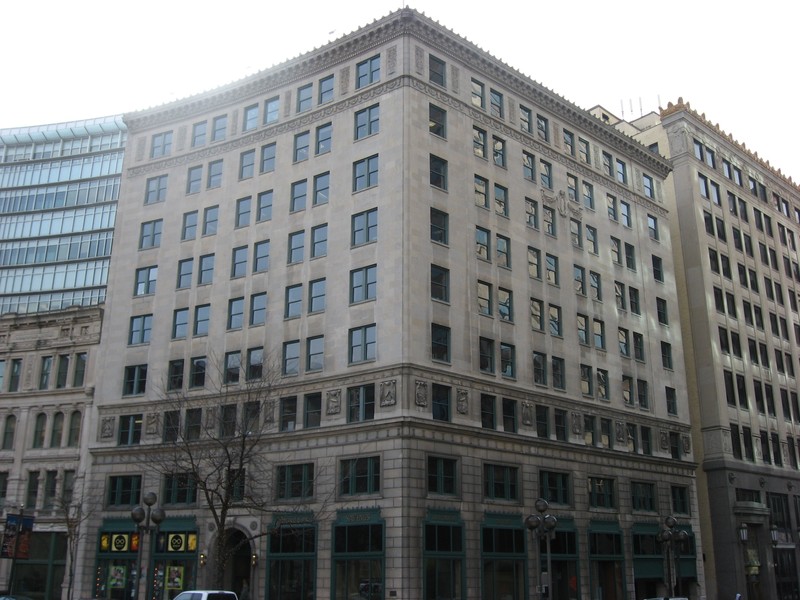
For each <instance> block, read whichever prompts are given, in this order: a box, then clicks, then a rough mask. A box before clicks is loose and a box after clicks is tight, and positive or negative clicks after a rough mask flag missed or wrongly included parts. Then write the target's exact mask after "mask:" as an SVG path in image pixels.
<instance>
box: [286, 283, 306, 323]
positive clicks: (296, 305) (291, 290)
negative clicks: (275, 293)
mask: <svg viewBox="0 0 800 600" xmlns="http://www.w3.org/2000/svg"><path fill="white" fill-rule="evenodd" d="M302 309H303V285H302V284H297V285H290V286H287V287H286V303H285V309H284V312H283V316H284V318H286V319H291V318H294V317H299V316H300V314H301V313H302Z"/></svg>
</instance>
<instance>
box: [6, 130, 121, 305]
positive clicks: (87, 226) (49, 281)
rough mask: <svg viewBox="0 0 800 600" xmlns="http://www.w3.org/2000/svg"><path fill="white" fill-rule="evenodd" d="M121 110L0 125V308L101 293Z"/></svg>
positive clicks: (69, 301) (87, 300)
mask: <svg viewBox="0 0 800 600" xmlns="http://www.w3.org/2000/svg"><path fill="white" fill-rule="evenodd" d="M126 138H127V129H126V127H125V124H124V123H123V121H122V117H121V116H111V117H100V118H96V119H88V120H84V121H73V122H69V123H57V124H52V125H37V126H32V127H18V128H13V129H0V314H4V313H10V312H17V313H32V312H42V311H50V310H58V309H61V308H66V307H68V306H74V305H79V306H88V305H94V304H99V303H101V302H103V301H104V300H105V295H106V282H107V279H108V265H109V257H110V255H111V240H112V236H113V230H114V220H115V216H116V209H117V199H118V197H119V186H120V179H121V172H122V157H123V154H124V148H125V142H126Z"/></svg>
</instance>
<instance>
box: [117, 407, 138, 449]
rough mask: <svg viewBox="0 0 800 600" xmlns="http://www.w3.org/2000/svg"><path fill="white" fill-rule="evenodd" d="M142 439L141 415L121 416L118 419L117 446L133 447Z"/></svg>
mask: <svg viewBox="0 0 800 600" xmlns="http://www.w3.org/2000/svg"><path fill="white" fill-rule="evenodd" d="M141 439H142V415H141V413H139V414H135V415H122V416H120V418H119V436H118V437H117V445H119V446H135V445H138V444H139V442H140V441H141Z"/></svg>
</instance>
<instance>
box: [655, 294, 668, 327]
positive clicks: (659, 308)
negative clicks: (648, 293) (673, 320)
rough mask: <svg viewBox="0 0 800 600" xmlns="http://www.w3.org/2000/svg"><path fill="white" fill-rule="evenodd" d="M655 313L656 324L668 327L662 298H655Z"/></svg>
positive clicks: (664, 303) (665, 306) (665, 305)
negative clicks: (656, 317)
mask: <svg viewBox="0 0 800 600" xmlns="http://www.w3.org/2000/svg"><path fill="white" fill-rule="evenodd" d="M656 312H657V313H658V322H659V323H661V324H662V325H668V324H669V316H668V314H667V301H666V300H664V299H663V298H656Z"/></svg>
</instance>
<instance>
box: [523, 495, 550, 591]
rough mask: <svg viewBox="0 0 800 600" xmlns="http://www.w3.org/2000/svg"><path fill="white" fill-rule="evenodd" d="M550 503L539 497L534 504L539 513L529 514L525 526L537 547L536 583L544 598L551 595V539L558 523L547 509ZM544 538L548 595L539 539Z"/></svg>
mask: <svg viewBox="0 0 800 600" xmlns="http://www.w3.org/2000/svg"><path fill="white" fill-rule="evenodd" d="M549 506H550V505H549V504H548V503H547V500H545V499H544V498H539V499H538V500H537V501H536V503H535V504H534V508H535V509H536V512H538V513H539V514H538V515H528V517H527V518H526V519H525V527H527V528H528V530H530V532H531V535H532V537H533V544H534V546H535V547H536V583H537V586H538V591H539V597H540V598H542V600H544V598H549V597H550V587H551V586H550V579H551V577H552V576H553V575H552V573H553V570H552V564H551V560H550V540H551V539H552V537H553V535H555V529H556V525H558V519H557V518H556V517H555V516H553V515H551V514H548V513H547V509H548V507H549ZM542 538H544V539H545V540H546V544H547V546H546V552H547V595H546V596H545V591H544V590H545V585H544V583H543V581H542V557H541V550H540V545H539V541H540V540H541V539H542Z"/></svg>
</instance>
